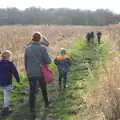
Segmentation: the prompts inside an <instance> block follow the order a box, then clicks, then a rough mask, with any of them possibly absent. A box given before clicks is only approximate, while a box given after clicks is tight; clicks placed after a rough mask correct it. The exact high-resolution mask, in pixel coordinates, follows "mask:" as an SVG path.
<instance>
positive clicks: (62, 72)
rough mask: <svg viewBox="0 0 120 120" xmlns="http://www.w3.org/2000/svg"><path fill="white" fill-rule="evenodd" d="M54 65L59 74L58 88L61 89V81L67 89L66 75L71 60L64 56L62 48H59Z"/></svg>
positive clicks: (64, 52)
mask: <svg viewBox="0 0 120 120" xmlns="http://www.w3.org/2000/svg"><path fill="white" fill-rule="evenodd" d="M54 63H55V64H56V65H57V68H58V72H59V86H60V87H61V84H62V79H63V85H64V88H66V87H68V85H67V74H68V72H69V69H70V66H71V60H70V58H69V57H68V56H67V55H66V50H65V49H64V48H61V51H60V55H58V56H57V57H56V58H55V60H54Z"/></svg>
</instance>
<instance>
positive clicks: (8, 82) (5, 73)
mask: <svg viewBox="0 0 120 120" xmlns="http://www.w3.org/2000/svg"><path fill="white" fill-rule="evenodd" d="M11 57H12V53H11V52H10V51H8V50H6V51H5V52H3V53H2V55H1V60H0V88H1V89H3V90H4V109H3V112H2V114H3V115H5V116H6V115H9V114H10V113H11V112H12V110H11V109H10V108H9V94H10V90H11V89H12V76H14V77H15V78H16V80H17V82H20V78H19V75H18V72H17V69H16V67H15V65H14V64H13V63H12V62H11V60H10V59H11Z"/></svg>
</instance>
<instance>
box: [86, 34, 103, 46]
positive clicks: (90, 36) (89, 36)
mask: <svg viewBox="0 0 120 120" xmlns="http://www.w3.org/2000/svg"><path fill="white" fill-rule="evenodd" d="M101 37H102V33H101V32H97V33H96V38H97V40H98V44H100V43H101ZM94 39H95V34H94V32H88V33H87V34H86V40H87V43H88V46H90V44H93V42H94Z"/></svg>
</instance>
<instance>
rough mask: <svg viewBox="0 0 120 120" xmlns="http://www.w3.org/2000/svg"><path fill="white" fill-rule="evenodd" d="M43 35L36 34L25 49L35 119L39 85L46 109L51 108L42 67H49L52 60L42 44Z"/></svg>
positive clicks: (30, 99)
mask: <svg viewBox="0 0 120 120" xmlns="http://www.w3.org/2000/svg"><path fill="white" fill-rule="evenodd" d="M40 40H41V34H40V33H38V32H37V33H35V34H34V35H33V38H32V41H31V42H30V44H28V45H27V46H26V48H25V69H26V72H27V76H28V80H29V105H30V111H31V112H32V113H33V115H34V117H35V100H36V90H37V84H38V83H39V86H40V88H41V91H42V95H43V98H44V103H45V107H48V106H49V101H48V96H47V85H46V82H45V81H44V77H43V75H42V71H41V69H40V65H48V64H50V63H51V59H50V57H49V55H48V53H47V49H46V48H45V47H43V45H41V43H40Z"/></svg>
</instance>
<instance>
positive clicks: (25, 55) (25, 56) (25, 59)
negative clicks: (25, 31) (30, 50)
mask: <svg viewBox="0 0 120 120" xmlns="http://www.w3.org/2000/svg"><path fill="white" fill-rule="evenodd" d="M24 65H25V70H27V52H26V50H25V53H24Z"/></svg>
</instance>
